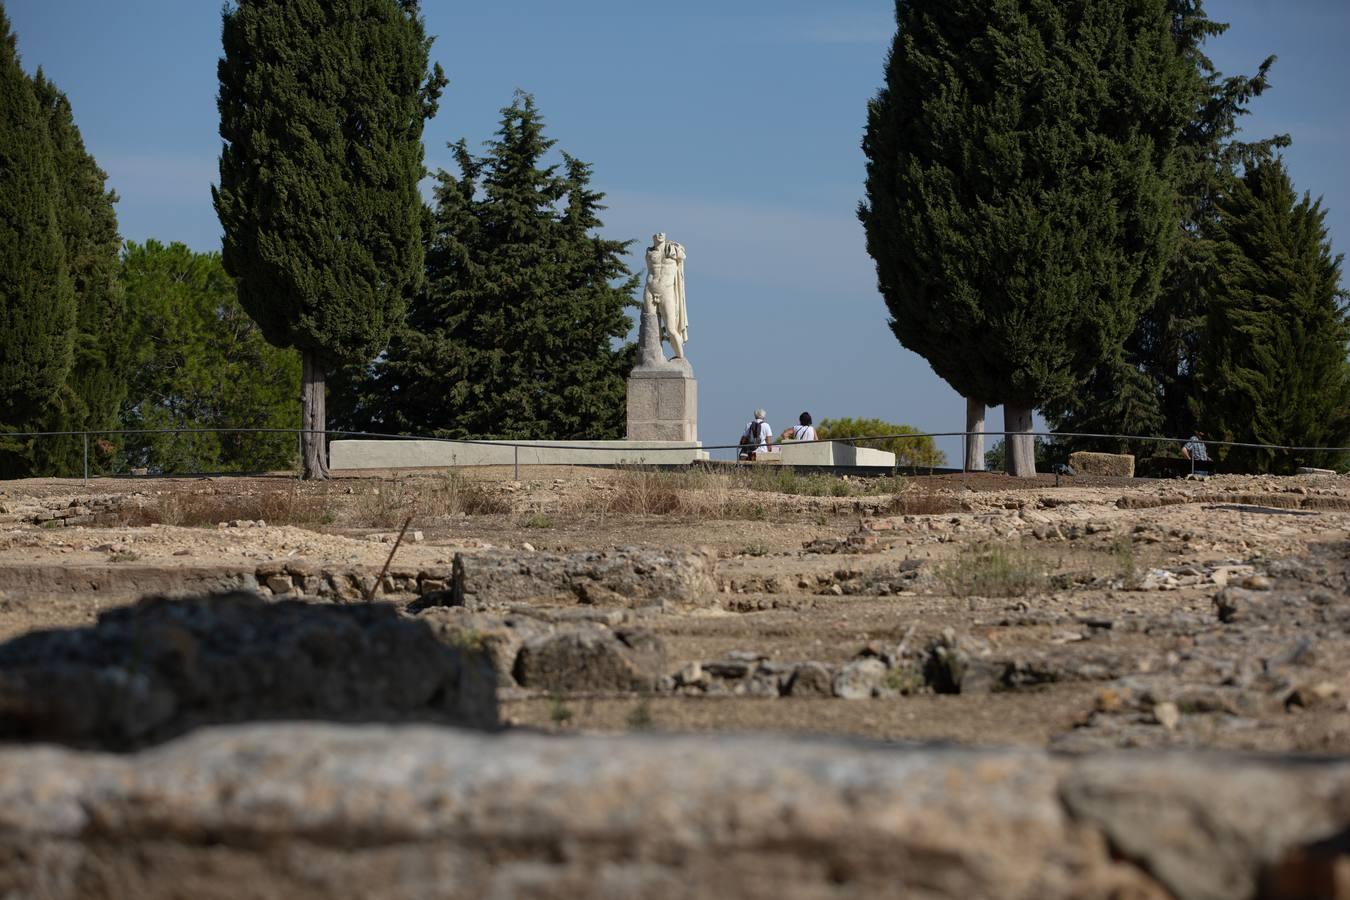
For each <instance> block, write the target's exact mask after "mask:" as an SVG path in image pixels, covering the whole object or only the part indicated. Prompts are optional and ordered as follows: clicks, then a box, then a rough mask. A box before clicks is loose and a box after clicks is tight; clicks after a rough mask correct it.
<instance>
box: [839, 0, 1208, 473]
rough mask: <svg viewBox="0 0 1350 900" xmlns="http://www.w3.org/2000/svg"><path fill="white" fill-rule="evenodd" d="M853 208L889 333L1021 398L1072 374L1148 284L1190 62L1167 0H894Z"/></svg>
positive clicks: (1077, 377) (1031, 404)
mask: <svg viewBox="0 0 1350 900" xmlns="http://www.w3.org/2000/svg"><path fill="white" fill-rule="evenodd" d="M896 20H897V26H898V28H897V33H896V37H895V41H894V44H893V45H892V48H891V52H890V55H889V58H888V59H887V63H886V81H885V85H884V86H883V88H882V89H881V91H880V92H879V93H878V94H877V96H876V98H875V99H873V100H872V102H871V103H870V105H869V108H868V121H867V129H866V134H865V136H864V139H863V150H864V152H865V154H866V155H867V160H868V163H867V182H866V191H867V196H866V201H865V202H864V203H863V204H862V205H861V206H860V208H859V217H860V218H861V220H862V222H863V225H864V227H865V230H866V233H867V249H868V252H869V253H870V254H871V255H872V258H873V259H874V260H875V261H876V266H877V283H878V287H879V289H880V291H881V294H882V296H883V298H884V299H885V301H886V305H887V307H888V309H889V310H890V313H891V328H892V331H894V333H895V335H896V337H897V338H898V339H899V340H900V342H901V343H902V344H903V345H904V346H906V347H908V348H909V349H911V350H914V351H915V352H917V353H919V354H920V355H922V356H924V357H925V358H926V359H927V360H928V361H929V363H930V364H931V365H932V366H933V369H934V371H935V372H937V374H938V375H940V376H941V377H942V378H944V379H945V380H946V381H947V382H948V383H949V384H951V385H952V386H953V387H955V388H956V389H957V390H958V391H959V392H960V393H961V394H962V395H963V396H965V397H967V398H971V399H974V400H976V401H982V402H984V403H987V404H997V403H1001V404H1003V406H1004V410H1005V417H1006V418H1005V429H1006V430H1007V431H1009V432H1011V433H1013V434H1014V437H1013V439H1012V440H1011V441H1010V442H1009V446H1010V448H1011V452H1010V453H1008V454H1007V457H1008V470H1009V471H1010V472H1012V473H1014V474H1017V475H1029V474H1033V473H1034V471H1035V467H1034V462H1033V458H1032V452H1033V447H1032V441H1031V438H1030V435H1029V434H1027V433H1026V432H1029V431H1030V429H1031V412H1032V410H1033V409H1034V408H1035V407H1037V406H1039V405H1040V404H1041V403H1043V402H1045V401H1047V400H1050V399H1052V398H1054V397H1058V396H1063V395H1065V394H1067V393H1068V392H1070V391H1071V390H1073V389H1074V388H1075V387H1076V386H1077V385H1079V384H1081V383H1082V382H1083V380H1084V379H1086V378H1087V377H1088V375H1089V374H1090V373H1091V372H1092V371H1093V369H1094V368H1096V367H1097V366H1098V365H1100V364H1101V363H1102V362H1103V361H1104V360H1107V359H1109V358H1111V357H1112V356H1113V355H1114V354H1117V353H1119V348H1120V346H1121V344H1122V343H1123V342H1124V341H1125V339H1126V338H1127V337H1128V336H1129V335H1130V333H1131V332H1132V331H1133V329H1134V325H1135V320H1136V318H1137V317H1138V315H1139V313H1140V311H1141V310H1143V309H1145V308H1147V306H1148V305H1149V304H1150V303H1151V302H1152V300H1153V298H1154V297H1155V296H1156V294H1157V291H1158V286H1159V282H1160V280H1161V276H1162V269H1163V266H1164V264H1165V263H1166V261H1167V259H1168V258H1169V256H1170V254H1171V251H1172V247H1173V244H1174V241H1175V239H1176V229H1175V210H1174V204H1175V192H1176V189H1175V179H1176V173H1175V160H1174V156H1175V152H1176V145H1177V140H1178V135H1179V134H1180V132H1181V129H1182V127H1183V125H1184V124H1185V122H1186V121H1187V118H1188V116H1189V114H1190V112H1191V97H1192V96H1193V91H1194V88H1193V81H1194V78H1195V73H1194V68H1193V66H1191V65H1190V64H1189V62H1188V60H1187V59H1186V58H1185V56H1184V54H1183V53H1182V52H1181V51H1180V49H1179V47H1178V44H1177V41H1176V39H1175V37H1174V35H1173V33H1172V20H1171V17H1170V16H1169V14H1168V7H1167V3H1166V0H1081V2H1076V3H1071V4H1061V3H1051V2H1044V0H993V2H990V0H897V2H896Z"/></svg>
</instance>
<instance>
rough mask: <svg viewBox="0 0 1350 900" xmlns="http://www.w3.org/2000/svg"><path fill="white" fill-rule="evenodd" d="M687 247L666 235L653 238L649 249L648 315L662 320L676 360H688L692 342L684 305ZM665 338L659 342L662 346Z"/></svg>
mask: <svg viewBox="0 0 1350 900" xmlns="http://www.w3.org/2000/svg"><path fill="white" fill-rule="evenodd" d="M684 256H685V253H684V247H682V246H680V245H679V244H677V243H675V242H674V241H670V240H666V236H665V235H664V234H662V233H659V232H658V233H657V234H654V235H652V245H651V246H650V247H648V248H647V285H646V287H645V288H643V291H642V312H643V314H644V316H648V315H655V316H658V317H659V321H660V328H661V331H660V333H661V335H662V336H663V337H664V338H665V339H666V340H667V341H669V342H670V349H671V350H673V351H675V359H684V345H685V342H686V341H688V340H689V313H688V311H687V310H686V309H685V305H684ZM660 340H661V338H657V339H656V342H655V343H656V344H657V346H658V347H659V345H660Z"/></svg>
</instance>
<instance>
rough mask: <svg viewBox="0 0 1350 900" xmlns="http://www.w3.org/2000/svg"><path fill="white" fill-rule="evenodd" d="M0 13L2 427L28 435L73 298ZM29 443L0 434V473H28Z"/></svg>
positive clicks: (38, 144)
mask: <svg viewBox="0 0 1350 900" xmlns="http://www.w3.org/2000/svg"><path fill="white" fill-rule="evenodd" d="M15 44H16V41H15V38H14V35H13V33H12V32H11V31H10V25H9V19H8V17H7V16H6V15H5V12H4V9H3V7H0V431H11V432H13V431H27V430H34V429H33V426H34V425H36V424H40V423H41V422H42V421H43V420H44V417H45V416H46V414H47V413H48V411H49V410H50V409H51V407H52V405H53V404H54V403H55V402H56V401H57V399H58V396H59V395H60V392H61V389H62V386H63V385H64V384H65V382H66V377H67V375H68V374H69V372H70V367H71V363H72V359H73V344H74V337H75V329H74V325H75V292H74V288H73V286H72V284H71V279H70V273H69V269H68V267H67V265H66V255H65V250H64V248H63V246H62V243H61V220H60V215H59V212H60V197H61V184H60V182H59V181H58V178H57V167H56V161H55V158H54V157H55V154H54V150H53V148H52V141H51V137H50V135H49V133H48V129H47V122H46V118H45V116H44V115H43V109H42V106H41V104H40V103H39V102H38V98H37V95H36V94H35V93H34V90H33V83H32V81H31V80H30V79H29V78H28V76H27V75H26V74H25V73H24V71H23V69H22V68H21V67H20V65H19V55H18V51H17V49H16V46H15ZM31 443H32V442H31V441H29V440H18V439H4V438H3V437H2V436H0V472H3V473H4V474H10V475H14V474H25V473H26V471H27V469H28V465H29V454H30V445H31Z"/></svg>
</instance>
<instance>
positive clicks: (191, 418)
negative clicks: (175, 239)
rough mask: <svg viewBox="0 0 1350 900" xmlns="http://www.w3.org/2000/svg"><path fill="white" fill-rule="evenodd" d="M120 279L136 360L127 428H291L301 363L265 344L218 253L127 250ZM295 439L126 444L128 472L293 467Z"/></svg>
mask: <svg viewBox="0 0 1350 900" xmlns="http://www.w3.org/2000/svg"><path fill="white" fill-rule="evenodd" d="M121 280H122V282H123V285H124V287H125V290H126V297H127V302H128V308H129V317H128V319H129V321H128V327H129V330H130V332H131V337H132V341H131V346H132V349H133V355H132V358H131V360H130V370H129V372H130V378H129V381H130V384H129V390H128V393H127V398H126V401H125V403H124V407H123V410H122V421H123V424H124V425H125V427H126V428H134V429H149V428H183V429H202V428H296V427H298V426H299V424H300V416H299V410H298V409H296V406H295V395H296V393H297V392H298V391H299V389H300V359H299V356H298V354H296V353H295V352H294V351H291V350H283V349H279V348H277V347H273V346H271V345H270V344H268V343H267V341H265V340H263V336H262V333H261V332H260V331H259V329H258V326H257V324H255V323H254V322H253V320H252V319H250V318H249V316H248V315H247V314H246V313H245V312H244V310H243V308H242V307H241V306H240V305H239V300H238V296H237V291H236V289H235V285H234V282H233V281H231V279H230V276H229V275H228V274H226V272H225V268H224V266H223V265H222V264H221V259H220V255H219V254H217V253H194V252H192V251H191V250H189V249H188V248H187V247H185V246H184V245H182V244H178V243H174V244H170V245H168V246H165V245H163V244H161V243H159V242H158V241H153V240H152V241H147V242H146V243H145V244H143V245H140V244H136V243H128V244H127V246H126V250H125V251H124V253H123V257H122V264H121ZM295 451H296V448H295V435H294V434H293V433H292V434H239V433H235V434H207V433H200V434H144V435H129V436H128V437H127V440H126V450H125V464H126V465H130V466H144V467H146V468H148V469H151V470H152V471H157V472H213V471H232V470H233V471H261V470H265V469H275V468H281V467H284V466H289V465H293V464H294V462H295Z"/></svg>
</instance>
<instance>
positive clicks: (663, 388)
mask: <svg viewBox="0 0 1350 900" xmlns="http://www.w3.org/2000/svg"><path fill="white" fill-rule="evenodd" d="M628 440H630V441H697V440H698V382H697V381H696V380H695V378H694V370H693V368H692V367H691V366H690V365H689V361H688V360H685V359H666V358H665V354H664V353H662V351H661V336H660V334H659V333H658V327H657V323H656V315H655V314H654V313H650V312H647V311H643V313H642V318H641V319H640V320H639V323H638V364H637V365H636V366H634V367H633V374H632V375H630V376H629V377H628Z"/></svg>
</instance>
